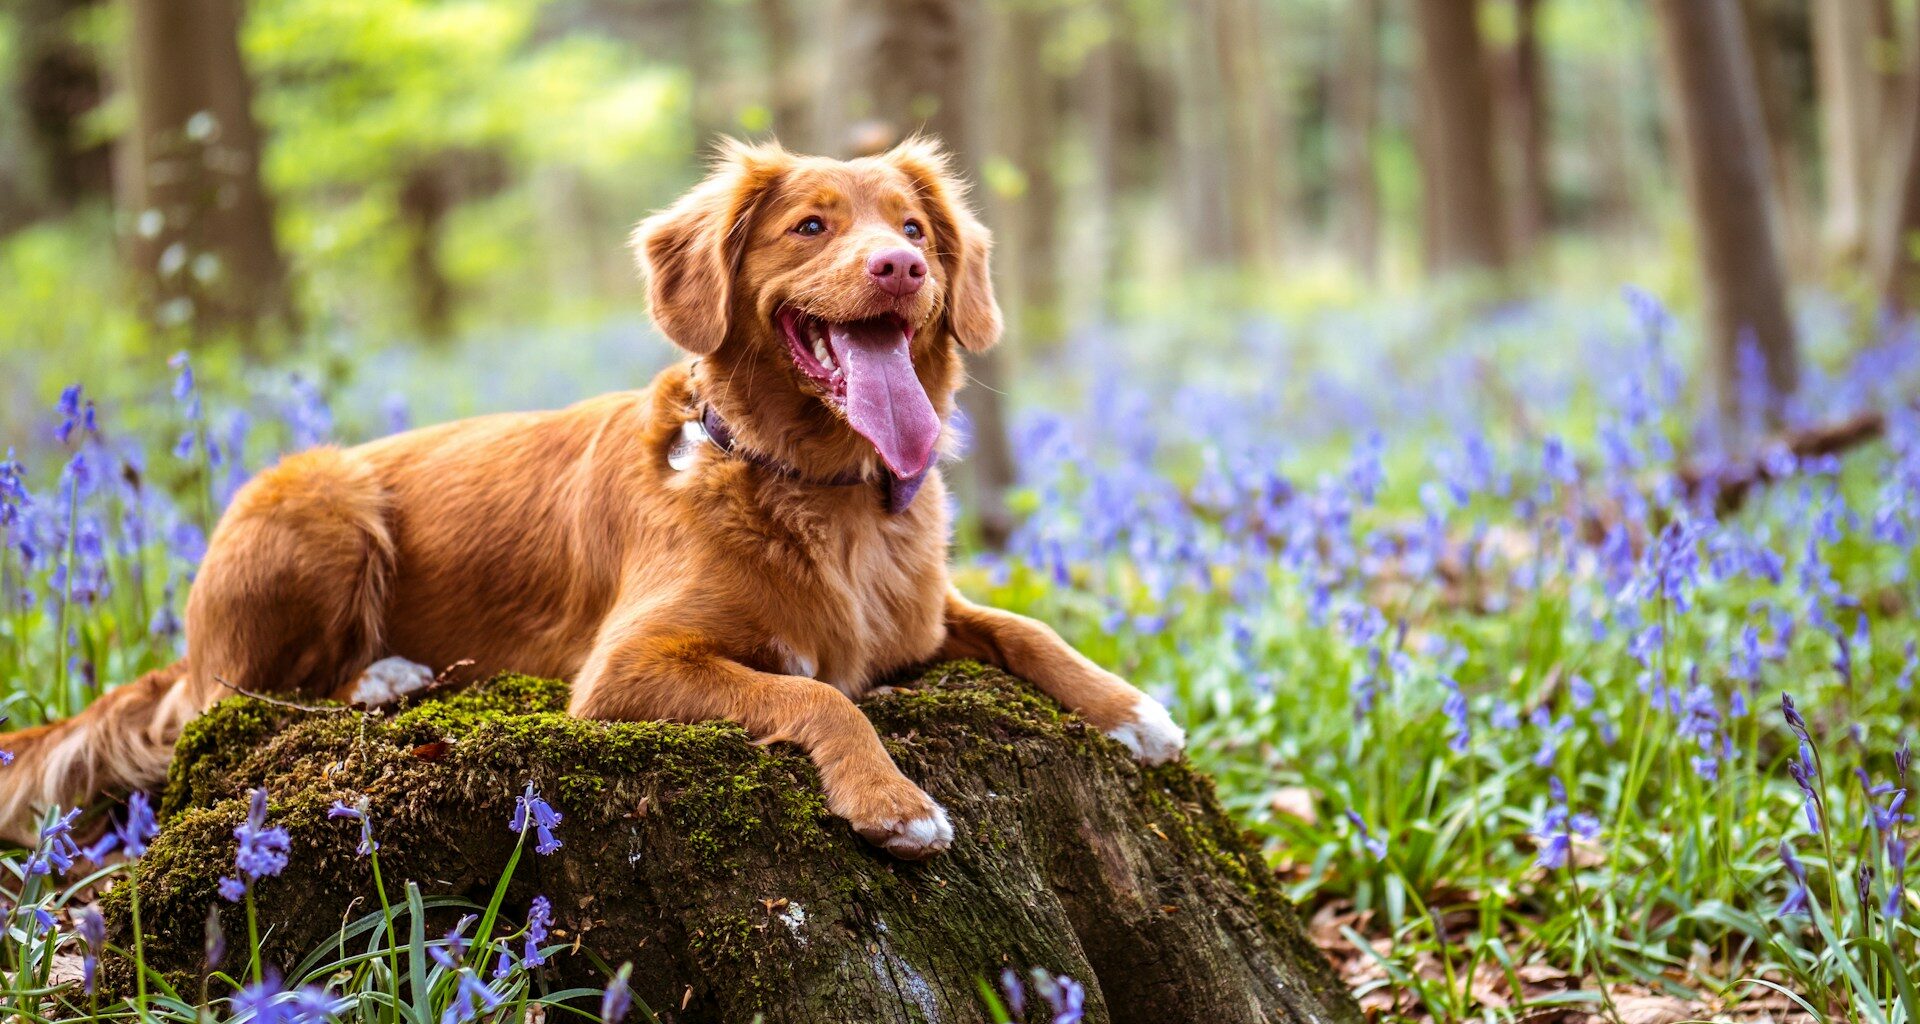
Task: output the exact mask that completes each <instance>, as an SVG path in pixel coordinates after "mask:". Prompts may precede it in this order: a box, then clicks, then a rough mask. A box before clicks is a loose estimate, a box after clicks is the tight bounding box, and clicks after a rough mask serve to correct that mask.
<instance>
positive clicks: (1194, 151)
mask: <svg viewBox="0 0 1920 1024" xmlns="http://www.w3.org/2000/svg"><path fill="white" fill-rule="evenodd" d="M1223 2H1229V0H1193V2H1192V3H1188V4H1185V5H1182V6H1181V7H1180V8H1178V9H1176V10H1175V11H1172V12H1170V14H1169V20H1170V21H1172V22H1173V25H1174V29H1175V37H1174V39H1173V53H1172V58H1173V65H1174V89H1175V91H1176V95H1177V100H1176V116H1177V117H1178V119H1179V121H1178V127H1179V131H1178V136H1177V137H1178V144H1179V157H1178V160H1177V164H1176V165H1177V166H1178V167H1179V188H1180V192H1179V197H1178V198H1179V200H1180V205H1181V210H1180V221H1181V227H1182V230H1183V234H1184V235H1185V238H1186V243H1187V255H1188V257H1189V259H1190V260H1191V261H1192V262H1193V263H1196V264H1201V265H1212V266H1218V265H1222V264H1228V263H1231V262H1232V261H1233V237H1232V233H1231V230H1230V228H1229V225H1228V218H1229V217H1231V216H1232V210H1231V209H1230V206H1229V204H1230V200H1229V199H1228V196H1229V195H1231V194H1232V192H1231V188H1230V176H1231V170H1230V168H1229V167H1228V164H1227V158H1226V156H1225V152H1226V150H1227V142H1226V123H1227V118H1226V115H1225V111H1226V108H1227V97H1226V94H1225V89H1224V82H1223V80H1222V76H1221V74H1220V73H1219V67H1218V64H1219V57H1218V54H1217V53H1216V52H1215V50H1214V40H1215V39H1216V38H1217V31H1218V25H1219V21H1220V5H1221V4H1222V3H1223Z"/></svg>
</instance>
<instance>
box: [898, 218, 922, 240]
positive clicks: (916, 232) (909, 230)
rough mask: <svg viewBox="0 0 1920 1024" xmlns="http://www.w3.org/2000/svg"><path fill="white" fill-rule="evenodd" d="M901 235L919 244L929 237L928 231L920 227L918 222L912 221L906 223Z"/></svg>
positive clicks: (901, 229) (902, 227)
mask: <svg viewBox="0 0 1920 1024" xmlns="http://www.w3.org/2000/svg"><path fill="white" fill-rule="evenodd" d="M900 233H901V234H903V235H905V236H907V237H908V238H910V239H912V240H914V241H916V242H918V241H919V240H921V239H922V238H925V237H927V232H926V230H925V229H923V228H922V227H921V226H920V222H919V221H917V220H910V221H908V222H906V224H904V225H902V226H901V228H900Z"/></svg>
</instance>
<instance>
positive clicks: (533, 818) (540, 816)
mask: <svg viewBox="0 0 1920 1024" xmlns="http://www.w3.org/2000/svg"><path fill="white" fill-rule="evenodd" d="M559 824H560V812H559V811H556V810H554V809H553V806H552V805H550V804H548V803H547V802H546V801H545V800H542V799H541V798H540V791H539V790H537V789H535V788H534V786H533V783H531V782H529V783H527V791H526V792H525V793H522V794H521V795H520V797H519V798H518V799H517V800H516V801H515V802H514V805H513V818H512V820H511V821H509V822H508V823H507V827H508V828H510V829H512V830H513V831H515V832H518V833H521V834H525V833H526V831H527V827H528V826H529V825H531V826H532V827H533V830H534V836H535V838H536V840H537V841H536V842H535V843H534V846H533V852H535V853H537V854H540V855H541V856H543V857H544V856H546V855H548V854H551V853H553V852H554V851H556V850H558V849H560V847H561V845H562V844H561V842H560V840H558V839H556V838H554V835H553V830H554V829H555V828H556V827H558V826H559Z"/></svg>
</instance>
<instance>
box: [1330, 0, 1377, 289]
mask: <svg viewBox="0 0 1920 1024" xmlns="http://www.w3.org/2000/svg"><path fill="white" fill-rule="evenodd" d="M1333 104H1334V115H1335V117H1336V118H1337V130H1338V132H1339V147H1340V148H1339V157H1338V161H1339V162H1338V167H1339V170H1338V172H1337V175H1336V179H1337V180H1336V181H1335V191H1336V193H1337V194H1338V195H1339V197H1340V199H1339V203H1338V205H1337V207H1336V209H1337V210H1338V211H1339V216H1340V220H1341V230H1340V237H1341V241H1342V242H1343V243H1344V247H1345V248H1346V250H1347V256H1348V258H1349V259H1351V260H1352V261H1353V263H1354V266H1356V267H1358V268H1359V270H1360V273H1361V275H1362V276H1363V277H1365V278H1366V279H1367V280H1369V281H1372V280H1375V279H1377V278H1378V277H1379V274H1380V179H1379V175H1378V172H1377V171H1376V169H1375V167H1374V159H1373V141H1374V138H1373V137H1374V132H1375V130H1376V129H1377V128H1378V126H1379V121H1380V0H1351V2H1350V3H1349V4H1348V5H1347V8H1346V11H1345V13H1344V15H1343V17H1342V19H1341V24H1340V65H1339V67H1338V68H1337V69H1336V70H1335V72H1334V79H1333Z"/></svg>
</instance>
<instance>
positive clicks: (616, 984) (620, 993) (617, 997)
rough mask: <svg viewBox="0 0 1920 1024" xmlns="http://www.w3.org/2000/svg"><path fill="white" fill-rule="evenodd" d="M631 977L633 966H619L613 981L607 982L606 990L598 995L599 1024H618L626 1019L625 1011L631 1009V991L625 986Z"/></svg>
mask: <svg viewBox="0 0 1920 1024" xmlns="http://www.w3.org/2000/svg"><path fill="white" fill-rule="evenodd" d="M632 975H633V965H632V964H630V963H628V964H621V965H620V970H619V971H618V972H616V973H615V974H614V976H613V980H612V981H609V982H607V990H606V991H605V992H603V993H601V994H600V1021H601V1024H620V1022H621V1021H623V1020H625V1019H627V1011H628V1010H630V1009H632V1008H633V989H631V988H629V987H628V985H627V979H628V978H629V977H631V976H632Z"/></svg>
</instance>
